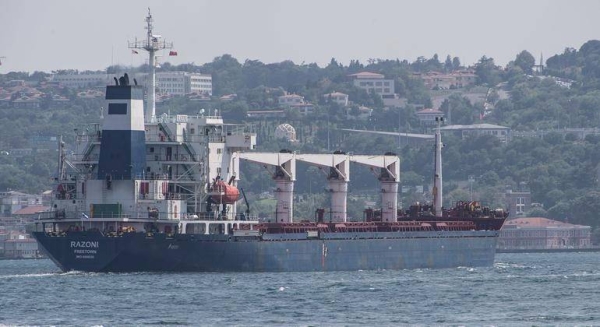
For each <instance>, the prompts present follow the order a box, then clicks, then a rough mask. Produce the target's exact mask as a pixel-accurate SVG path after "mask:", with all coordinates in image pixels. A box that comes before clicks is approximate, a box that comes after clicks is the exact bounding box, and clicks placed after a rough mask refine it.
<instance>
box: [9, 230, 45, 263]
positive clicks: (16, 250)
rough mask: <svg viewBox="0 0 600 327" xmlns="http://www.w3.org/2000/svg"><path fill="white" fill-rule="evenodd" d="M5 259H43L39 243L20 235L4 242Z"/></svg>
mask: <svg viewBox="0 0 600 327" xmlns="http://www.w3.org/2000/svg"><path fill="white" fill-rule="evenodd" d="M4 257H5V258H10V259H33V258H39V257H41V254H40V251H39V250H38V243H37V242H36V240H35V239H33V238H27V237H25V236H24V235H20V237H18V238H14V239H8V240H5V241H4Z"/></svg>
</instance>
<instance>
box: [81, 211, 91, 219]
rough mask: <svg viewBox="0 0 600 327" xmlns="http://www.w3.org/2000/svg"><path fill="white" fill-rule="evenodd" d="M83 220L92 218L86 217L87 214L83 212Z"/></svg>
mask: <svg viewBox="0 0 600 327" xmlns="http://www.w3.org/2000/svg"><path fill="white" fill-rule="evenodd" d="M81 219H90V217H89V216H88V215H86V214H85V212H82V213H81Z"/></svg>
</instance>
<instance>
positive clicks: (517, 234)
mask: <svg viewBox="0 0 600 327" xmlns="http://www.w3.org/2000/svg"><path fill="white" fill-rule="evenodd" d="M590 238H591V227H590V226H583V225H575V224H570V223H567V222H562V221H557V220H551V219H547V218H542V217H527V218H516V219H511V220H507V221H506V222H505V223H504V226H503V227H502V229H501V230H500V237H499V239H498V249H503V250H551V249H585V248H589V247H591V240H590Z"/></svg>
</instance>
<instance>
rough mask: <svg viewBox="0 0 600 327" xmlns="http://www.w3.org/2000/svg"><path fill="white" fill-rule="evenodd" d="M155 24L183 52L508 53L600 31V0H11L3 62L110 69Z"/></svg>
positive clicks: (1, 30)
mask: <svg viewBox="0 0 600 327" xmlns="http://www.w3.org/2000/svg"><path fill="white" fill-rule="evenodd" d="M147 7H150V8H151V10H152V14H153V16H154V27H155V29H154V31H155V33H156V34H161V35H162V36H163V37H165V38H166V40H167V41H171V42H173V43H174V50H176V51H177V52H178V56H177V57H168V56H165V57H163V58H162V59H161V61H165V60H166V61H169V62H171V63H172V64H182V63H191V62H193V63H195V64H197V65H201V64H204V63H206V62H210V61H212V60H213V58H214V57H217V56H220V55H223V54H226V53H228V54H231V55H232V56H233V57H235V58H237V59H238V61H240V62H242V63H243V62H244V61H245V60H246V59H252V60H260V61H262V62H264V63H272V62H280V61H283V60H287V59H290V60H292V61H294V62H295V63H297V64H300V63H302V62H305V63H312V62H316V63H317V64H319V66H321V67H323V66H324V65H326V64H327V63H328V62H329V61H330V60H331V58H332V57H333V58H336V59H337V60H338V62H341V63H343V64H344V65H347V64H348V63H349V62H350V60H351V59H358V60H360V61H361V62H362V63H366V62H367V60H368V59H369V58H382V59H396V58H399V59H407V60H409V61H414V60H415V59H416V58H417V57H419V56H424V57H425V58H431V57H432V56H433V55H434V54H435V53H437V54H438V55H439V57H440V60H441V61H443V60H444V59H445V58H446V55H448V54H450V55H451V56H458V57H459V58H460V59H461V62H462V63H463V64H467V65H469V64H473V63H475V62H477V61H478V60H479V58H481V56H483V55H486V56H488V57H492V58H494V59H495V61H496V63H497V64H500V65H505V64H506V63H508V62H509V61H510V60H513V59H514V58H515V56H516V55H517V54H518V53H519V52H521V51H522V50H527V51H529V52H531V53H532V54H533V55H534V57H535V58H536V60H537V59H538V58H539V56H540V53H543V55H544V58H548V57H550V56H552V55H554V54H557V53H562V52H563V51H564V49H565V47H573V48H576V49H579V47H581V45H582V44H583V43H585V42H586V41H588V40H591V39H598V38H600V19H598V15H599V14H600V1H592V0H589V1H578V0H569V1H563V0H556V1H543V0H494V1H491V0H490V1H484V0H451V1H450V0H439V1H434V0H430V1H427V0H405V1H403V0H369V1H366V0H364V1H356V0H320V1H317V0H296V1H291V0H280V1H275V0H273V1H269V0H252V1H249V0H218V1H202V0H193V1H176V0H171V1H139V0H102V1H83V0H65V1H58V0H31V1H29V0H0V57H6V58H4V59H1V60H2V66H0V73H6V72H9V71H28V72H33V71H36V70H37V71H46V72H51V71H52V70H56V69H79V70H87V69H90V70H103V69H105V68H106V67H108V66H109V65H111V63H114V64H123V65H132V64H133V65H140V64H142V63H144V62H145V61H146V60H147V56H144V55H142V54H141V53H140V55H132V54H131V50H129V49H128V47H127V41H133V40H134V38H135V37H138V38H143V37H144V35H145V30H144V26H145V22H144V18H145V16H146V13H147Z"/></svg>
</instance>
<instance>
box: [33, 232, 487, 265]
mask: <svg viewBox="0 0 600 327" xmlns="http://www.w3.org/2000/svg"><path fill="white" fill-rule="evenodd" d="M34 237H35V238H36V239H37V240H38V242H39V244H40V245H41V246H42V247H43V249H44V250H45V251H46V252H47V254H48V255H49V256H50V258H51V259H52V260H53V261H54V262H55V263H56V264H57V265H58V266H59V267H60V268H61V269H62V270H63V271H70V270H77V271H93V272H136V271H176V272H180V271H201V272H203V271H211V272H292V271H352V270H377V269H415V268H451V267H459V266H469V267H474V266H491V265H492V264H493V262H494V256H495V252H496V241H497V237H498V232H497V231H457V232H452V231H445V232H400V233H398V232H391V233H385V232H383V233H382V232H373V233H359V234H357V233H331V234H322V235H320V237H319V238H307V237H306V236H305V235H304V236H302V235H290V234H275V235H264V236H263V238H258V237H256V238H238V237H233V236H228V235H188V234H181V235H173V236H171V237H168V236H167V235H166V234H154V235H152V236H148V235H146V234H144V233H126V234H123V235H122V236H118V237H108V236H104V235H103V234H101V233H98V232H71V233H68V234H66V235H65V236H51V235H49V234H46V233H41V232H35V233H34Z"/></svg>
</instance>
